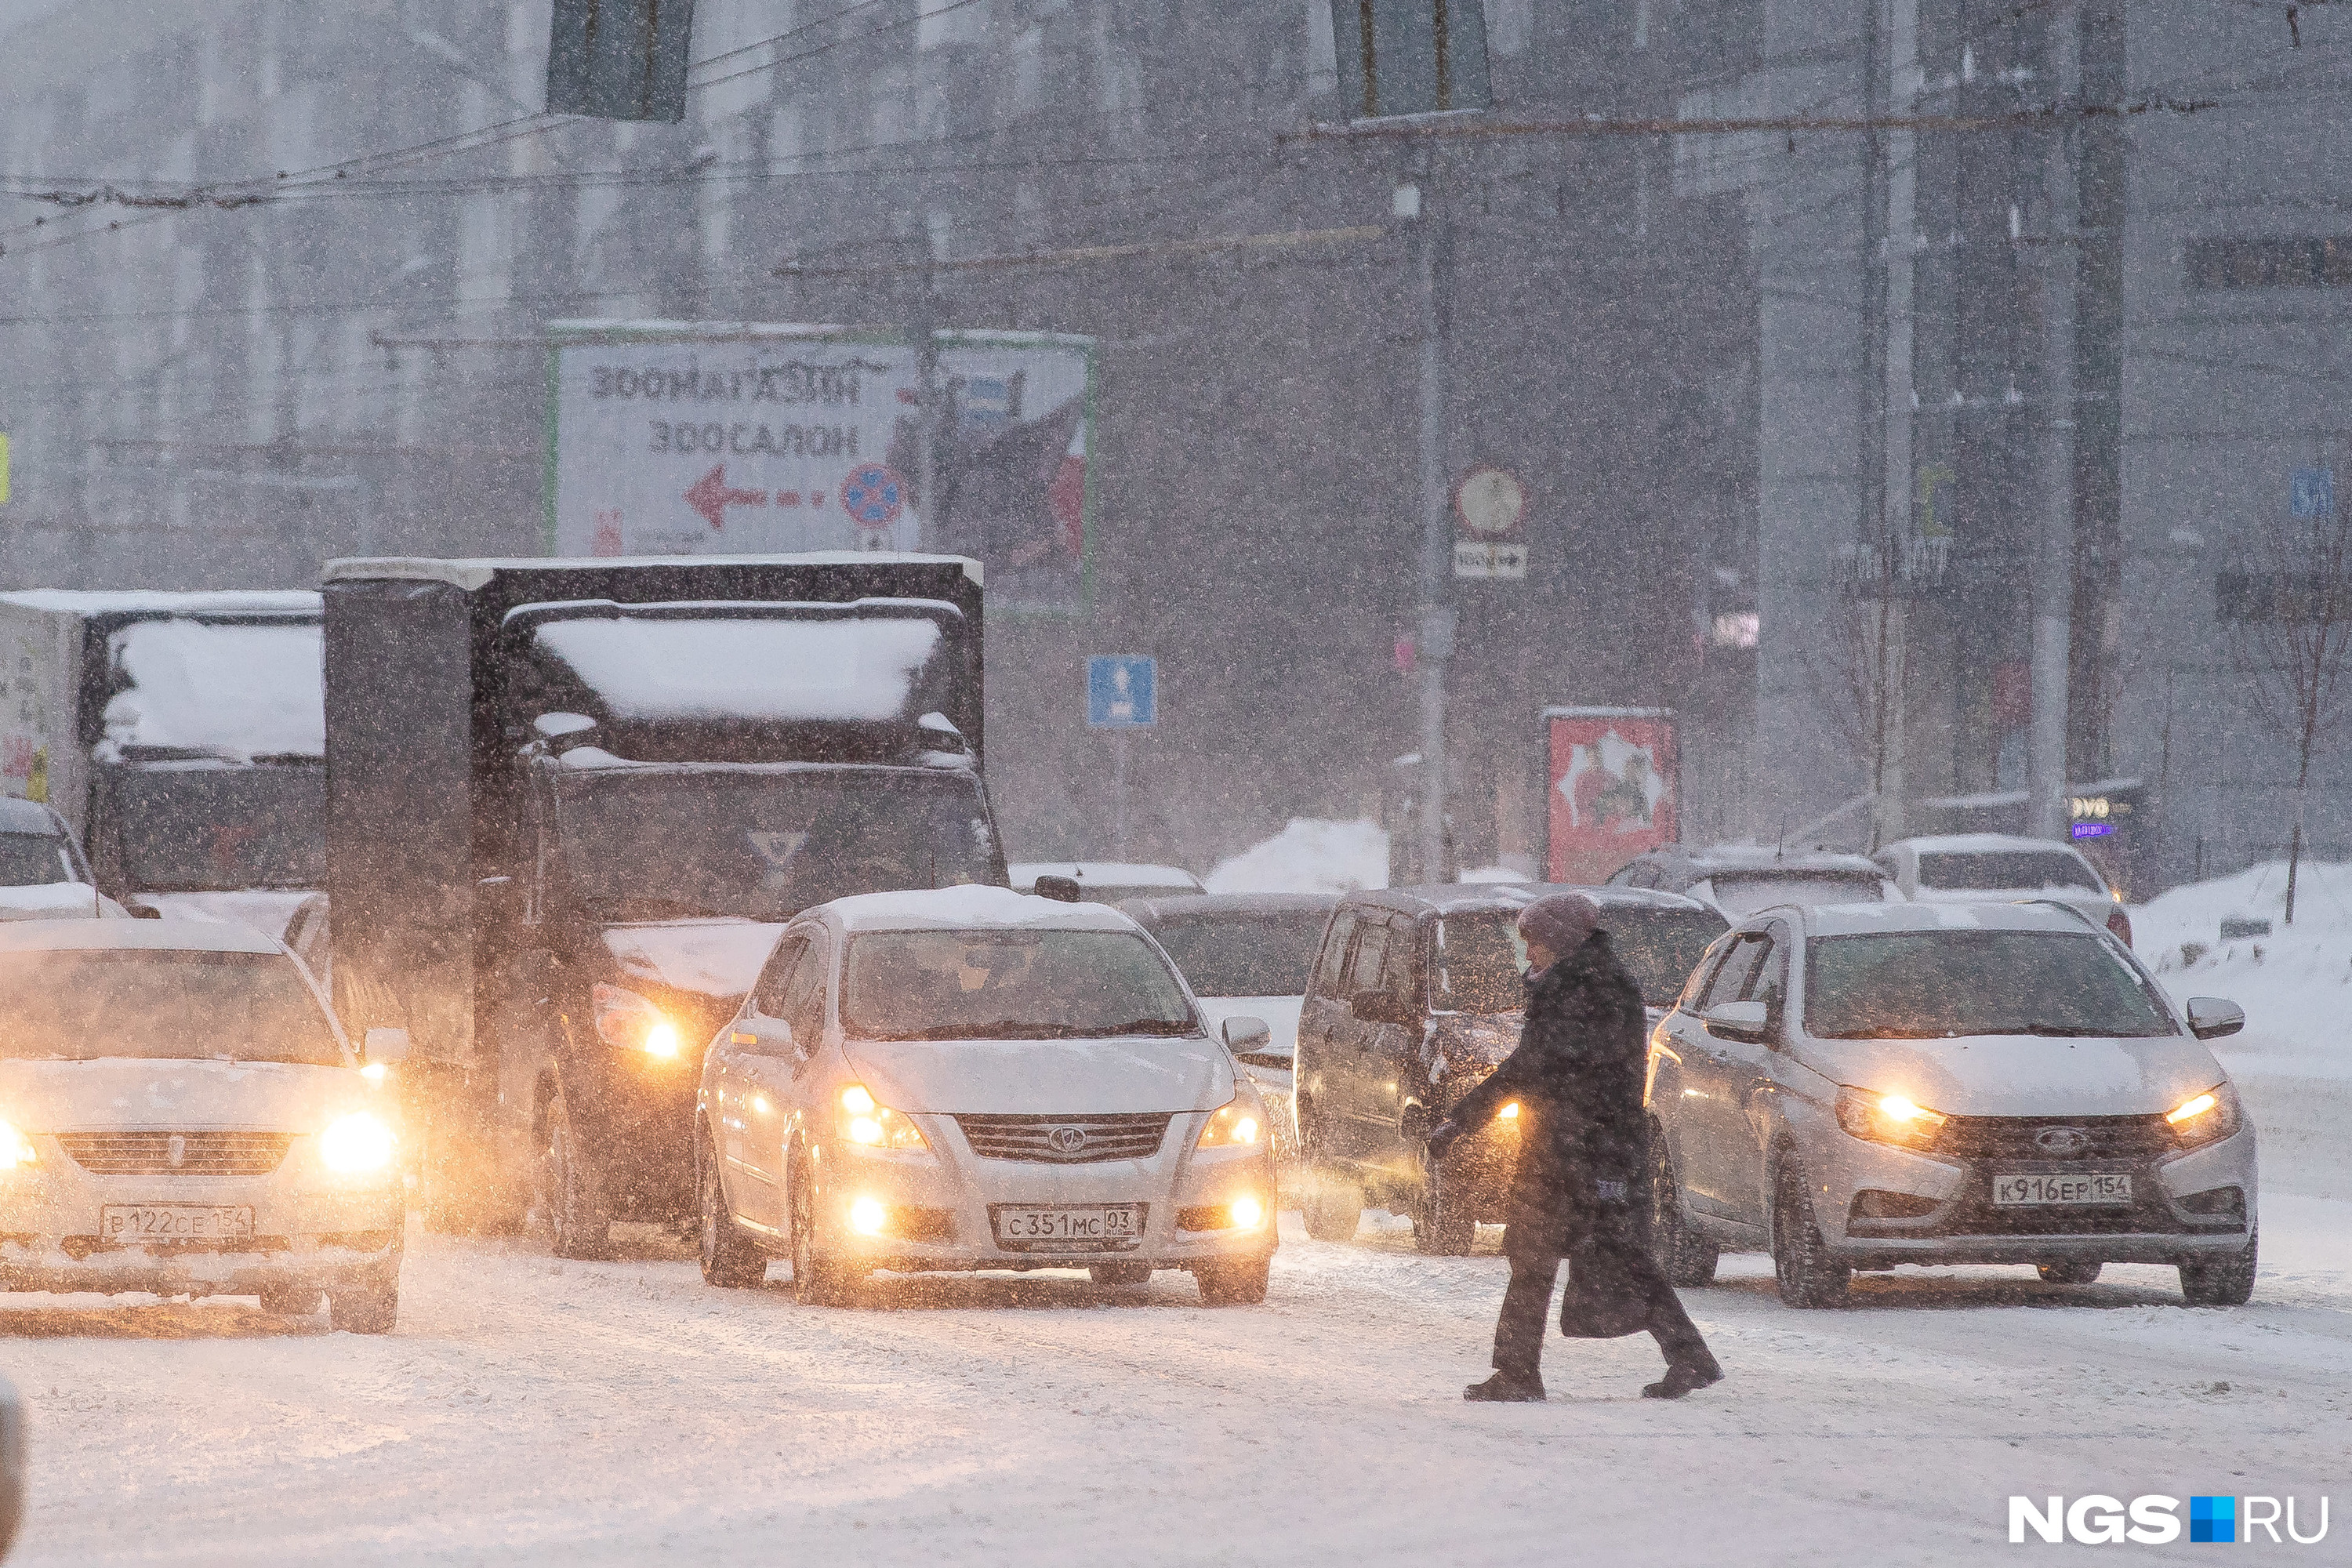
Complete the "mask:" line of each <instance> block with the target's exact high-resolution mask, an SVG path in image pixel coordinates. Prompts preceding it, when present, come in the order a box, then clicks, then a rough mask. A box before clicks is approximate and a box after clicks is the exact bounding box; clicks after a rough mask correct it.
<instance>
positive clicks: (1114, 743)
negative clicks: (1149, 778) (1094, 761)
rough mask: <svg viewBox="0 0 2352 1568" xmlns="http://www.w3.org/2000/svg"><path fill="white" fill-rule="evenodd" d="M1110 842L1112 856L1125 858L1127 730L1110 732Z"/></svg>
mask: <svg viewBox="0 0 2352 1568" xmlns="http://www.w3.org/2000/svg"><path fill="white" fill-rule="evenodd" d="M1110 795H1111V807H1110V813H1111V815H1110V842H1111V853H1112V858H1114V859H1118V860H1124V859H1126V858H1127V731H1124V730H1114V731H1111V734H1110Z"/></svg>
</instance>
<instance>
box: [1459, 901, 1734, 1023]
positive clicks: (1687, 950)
mask: <svg viewBox="0 0 2352 1568" xmlns="http://www.w3.org/2000/svg"><path fill="white" fill-rule="evenodd" d="M1601 925H1602V927H1603V928H1604V929H1605V930H1606V931H1608V932H1609V942H1610V945H1611V946H1612V947H1614V948H1615V949H1616V950H1617V956H1618V957H1619V958H1620V959H1621V960H1622V961H1623V963H1624V964H1625V967H1626V969H1627V970H1629V971H1631V972H1632V973H1633V983H1634V984H1637V985H1639V986H1640V987H1641V988H1642V1000H1643V1001H1644V1002H1646V1003H1648V1004H1649V1005H1652V1006H1654V1007H1663V1006H1665V1005H1668V1004H1669V1003H1671V1002H1673V1000H1674V998H1675V993H1676V992H1678V991H1680V990H1681V989H1682V988H1683V981H1684V979H1685V977H1686V976H1688V975H1689V973H1690V972H1691V966H1692V965H1694V964H1696V963H1698V960H1699V955H1700V954H1701V953H1703V952H1706V946H1707V943H1709V942H1713V941H1714V940H1715V939H1716V938H1717V937H1718V936H1720V935H1722V934H1723V931H1724V929H1725V925H1726V921H1724V918H1723V917H1722V916H1721V915H1719V914H1717V913H1716V912H1715V911H1714V910H1650V909H1639V908H1622V909H1608V910H1602V911H1601ZM1527 956H1528V954H1527V946H1526V944H1525V943H1524V942H1520V941H1519V931H1518V914H1517V911H1516V910H1495V911H1493V912H1491V913H1478V914H1468V915H1449V916H1447V917H1446V918H1445V919H1444V920H1442V921H1438V922H1437V963H1436V973H1435V974H1434V975H1433V978H1432V980H1431V986H1432V991H1431V1000H1432V1005H1433V1006H1436V1007H1439V1008H1452V1009H1454V1010H1456V1011H1458V1012H1464V1013H1507V1012H1510V1011H1512V1010H1514V1009H1516V1008H1517V1007H1518V1006H1519V1005H1520V1004H1521V1002H1522V1001H1523V1000H1524V998H1525V994H1526V990H1527V987H1526V986H1525V984H1522V982H1521V980H1520V972H1521V971H1522V970H1523V969H1524V968H1525V967H1526V965H1527Z"/></svg>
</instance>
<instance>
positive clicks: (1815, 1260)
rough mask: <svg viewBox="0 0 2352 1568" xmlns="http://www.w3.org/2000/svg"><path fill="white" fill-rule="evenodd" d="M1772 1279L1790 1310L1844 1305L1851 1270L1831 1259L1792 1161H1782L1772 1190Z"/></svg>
mask: <svg viewBox="0 0 2352 1568" xmlns="http://www.w3.org/2000/svg"><path fill="white" fill-rule="evenodd" d="M1772 1279H1773V1282H1774V1283H1775V1284H1777V1285H1779V1286H1780V1300H1782V1301H1784V1302H1786V1303H1787V1304H1788V1305H1790V1306H1791V1307H1805V1308H1811V1307H1842V1306H1843V1305H1844V1304H1845V1295H1846V1287H1847V1286H1849V1285H1851V1284H1852V1283H1853V1269H1852V1268H1848V1267H1847V1266H1846V1265H1844V1264H1843V1263H1840V1262H1838V1261H1836V1260H1835V1259H1834V1258H1831V1257H1830V1255H1829V1248H1828V1247H1827V1246H1825V1245H1824V1244H1823V1242H1822V1227H1821V1226H1819V1225H1817V1224H1815V1223H1814V1221H1813V1202H1812V1199H1811V1196H1810V1195H1809V1194H1807V1193H1806V1191H1805V1173H1803V1172H1802V1171H1801V1170H1799V1169H1798V1168H1797V1163H1796V1161H1795V1160H1793V1159H1790V1160H1783V1161H1782V1162H1781V1163H1780V1180H1779V1181H1777V1182H1776V1183H1774V1184H1773V1188H1772Z"/></svg>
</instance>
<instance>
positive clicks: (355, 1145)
mask: <svg viewBox="0 0 2352 1568" xmlns="http://www.w3.org/2000/svg"><path fill="white" fill-rule="evenodd" d="M319 1160H320V1163H321V1164H323V1165H325V1166H326V1167H327V1169H329V1170H330V1171H333V1172H336V1173H340V1174H341V1175H346V1176H356V1175H360V1174H362V1173H365V1172H368V1171H381V1170H383V1168H384V1167H385V1166H386V1165H389V1164H391V1163H392V1129H391V1128H389V1127H387V1126H385V1125H384V1124H383V1121H381V1120H379V1119H378V1118H376V1117H374V1116H372V1115H370V1114H369V1113H368V1112H366V1111H364V1110H355V1111H353V1112H352V1114H350V1115H349V1116H341V1117H337V1118H336V1119H335V1120H334V1121H331V1122H329V1123H328V1124H327V1130H326V1131H324V1132H321V1133H320V1134H319Z"/></svg>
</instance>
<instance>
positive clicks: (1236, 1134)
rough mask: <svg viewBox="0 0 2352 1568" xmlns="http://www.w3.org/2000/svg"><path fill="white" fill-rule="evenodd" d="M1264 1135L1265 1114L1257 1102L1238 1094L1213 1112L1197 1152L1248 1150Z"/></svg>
mask: <svg viewBox="0 0 2352 1568" xmlns="http://www.w3.org/2000/svg"><path fill="white" fill-rule="evenodd" d="M1263 1137H1265V1116H1264V1113H1263V1112H1261V1111H1260V1110H1259V1109H1258V1106H1257V1103H1256V1101H1255V1100H1244V1099H1243V1098H1242V1097H1241V1096H1239V1095H1235V1096H1234V1098H1233V1099H1231V1100H1227V1101H1225V1102H1224V1104H1223V1105H1221V1106H1219V1107H1217V1109H1216V1110H1214V1111H1213V1112H1211V1113H1210V1116H1209V1124H1208V1125H1207V1126H1206V1127H1203V1128H1202V1129H1201V1136H1200V1139H1199V1141H1198V1142H1195V1143H1194V1144H1193V1145H1192V1147H1193V1148H1195V1149H1248V1148H1254V1147H1255V1145H1256V1143H1257V1142H1258V1140H1259V1139H1261V1138H1263Z"/></svg>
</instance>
